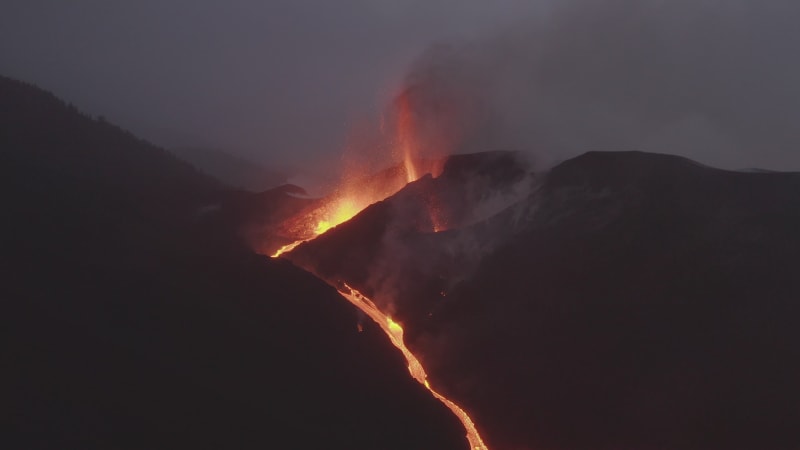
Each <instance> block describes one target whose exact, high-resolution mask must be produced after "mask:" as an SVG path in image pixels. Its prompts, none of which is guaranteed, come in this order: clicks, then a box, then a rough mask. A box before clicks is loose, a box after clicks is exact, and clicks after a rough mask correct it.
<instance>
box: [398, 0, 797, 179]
mask: <svg viewBox="0 0 800 450" xmlns="http://www.w3.org/2000/svg"><path fill="white" fill-rule="evenodd" d="M798 13H800V4H797V3H796V2H791V1H783V0H771V1H766V2H763V1H754V0H742V1H719V0H707V1H689V0H677V1H655V0H645V1H642V0H606V1H583V0H577V1H568V2H562V4H560V5H559V6H557V7H555V9H554V10H552V11H551V12H550V15H549V16H548V17H544V18H540V20H538V21H536V22H532V21H527V22H526V23H524V24H521V25H518V26H516V27H515V28H514V29H512V30H507V31H505V32H503V33H500V34H496V35H494V36H493V37H492V38H491V39H486V40H483V41H473V42H466V43H465V42H462V43H457V44H438V45H436V46H433V47H431V48H430V49H429V50H428V51H427V52H426V53H425V54H423V55H422V56H420V57H419V58H418V59H417V61H416V63H415V65H414V66H413V68H412V69H411V70H410V72H409V73H408V75H407V78H406V80H407V86H409V88H408V89H409V92H411V93H412V94H413V95H412V96H411V99H412V100H413V101H412V104H413V107H414V109H415V114H416V116H417V117H419V118H420V119H421V120H420V121H421V122H424V123H426V124H427V127H428V128H427V129H426V130H425V133H424V137H426V138H428V139H432V140H434V141H435V139H438V138H440V137H441V136H447V137H449V138H451V140H452V141H453V142H454V143H455V145H454V147H455V148H453V150H454V151H457V152H473V151H482V150H487V149H500V148H502V149H524V150H526V151H531V152H534V153H535V154H536V155H537V156H538V157H539V158H540V159H542V160H544V161H550V162H553V161H558V160H561V159H564V158H566V157H569V156H573V155H575V154H578V153H582V152H585V151H588V150H644V151H652V152H665V153H677V154H681V155H685V156H688V157H690V158H693V159H696V160H699V161H701V162H704V163H707V164H710V165H715V166H721V167H724V168H732V169H738V168H749V167H756V166H758V167H762V168H769V169H776V170H800V153H798V152H797V148H798V147H800V133H797V132H796V131H795V125H794V118H795V117H796V116H797V114H798V112H800V90H799V89H798V85H797V81H796V80H798V79H800V65H798V63H797V62H796V59H795V58H794V56H793V55H794V47H795V46H796V42H798V40H799V39H800V31H799V30H800V29H799V28H798V27H797V26H796V23H797V19H798V18H799V17H800V14H798ZM454 136H455V138H453V137H454ZM423 147H425V146H424V145H423Z"/></svg>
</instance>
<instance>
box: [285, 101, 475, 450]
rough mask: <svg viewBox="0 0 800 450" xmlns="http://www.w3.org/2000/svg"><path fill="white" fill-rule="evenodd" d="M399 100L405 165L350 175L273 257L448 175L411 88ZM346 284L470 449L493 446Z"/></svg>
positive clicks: (437, 227)
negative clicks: (425, 180) (430, 155)
mask: <svg viewBox="0 0 800 450" xmlns="http://www.w3.org/2000/svg"><path fill="white" fill-rule="evenodd" d="M396 100H397V101H396V103H395V106H396V112H397V117H396V119H397V122H396V139H395V143H396V146H395V152H394V155H395V157H398V156H399V157H400V158H397V159H400V160H401V164H400V165H398V166H396V167H394V168H391V169H387V170H386V171H384V172H381V173H379V174H377V175H376V176H373V177H363V176H349V177H345V179H344V180H343V182H342V183H341V186H340V188H339V189H337V191H336V192H335V193H334V194H333V195H331V196H329V197H328V198H326V199H324V201H323V202H322V204H321V206H316V207H315V208H314V209H313V210H310V211H306V212H305V213H303V214H300V215H299V216H297V217H295V218H294V219H293V220H291V221H290V223H289V224H287V226H286V227H287V231H288V232H289V233H288V234H290V235H292V236H295V237H296V240H295V241H293V242H291V243H289V244H287V245H284V246H283V247H281V248H279V249H278V250H277V251H275V252H274V253H273V254H272V257H273V258H277V257H280V256H281V255H283V254H284V253H287V252H290V251H292V250H293V249H294V248H296V247H297V246H298V245H300V244H302V243H303V242H307V241H310V240H312V239H314V238H316V237H317V236H320V235H322V234H324V233H325V232H326V231H328V230H330V229H331V228H333V227H335V226H337V225H339V224H341V223H344V222H347V221H349V220H350V219H352V218H353V217H355V215H356V214H358V213H359V212H361V211H362V210H363V209H365V208H366V207H367V206H369V205H371V204H373V203H375V202H378V201H381V200H384V199H386V198H388V197H390V196H391V195H393V194H394V193H396V192H397V191H399V190H400V189H402V188H403V187H405V186H406V185H408V183H411V182H414V181H416V180H418V179H419V178H420V177H421V176H423V175H425V174H431V175H432V176H433V177H434V178H435V177H438V176H439V175H440V174H441V173H442V170H443V166H444V158H434V159H424V158H422V157H421V156H420V155H419V154H418V150H419V148H420V147H419V145H418V144H419V143H418V142H417V141H416V140H417V137H416V136H417V134H418V132H419V130H418V129H417V125H418V124H417V123H416V122H417V121H416V120H415V116H414V114H413V108H412V105H411V102H410V100H409V94H408V92H407V91H406V92H403V93H402V94H401V95H400V96H398V98H397V99H396ZM439 207H440V205H438V204H435V202H434V203H431V204H428V205H427V209H428V213H429V214H430V217H431V221H432V223H433V231H437V232H438V231H441V230H443V229H445V227H444V225H443V223H442V221H441V220H440V219H439V218H438V216H439ZM342 286H343V287H339V288H338V290H339V293H340V294H341V295H342V296H343V297H344V298H346V299H347V300H348V301H349V302H350V303H352V304H353V305H354V306H355V307H357V308H359V309H360V310H361V311H363V312H364V313H365V314H366V315H368V316H369V317H370V318H371V319H372V320H373V321H374V322H375V323H377V324H378V326H380V328H381V329H382V330H383V331H384V333H386V335H387V336H388V337H389V340H390V341H391V342H392V344H393V345H394V346H395V347H396V348H397V349H398V350H400V352H401V353H402V354H403V356H404V357H405V359H406V361H407V363H408V370H409V372H410V373H411V376H412V377H413V378H414V379H415V380H417V381H418V382H419V383H420V384H421V385H423V386H424V387H425V388H426V389H427V390H428V391H430V393H431V395H433V396H434V397H435V398H436V399H438V400H439V401H440V402H442V403H443V404H444V405H445V406H446V407H447V408H448V409H450V411H452V412H453V414H454V415H455V416H456V417H457V418H458V419H459V420H460V421H461V423H462V424H463V425H464V429H465V430H466V433H467V434H466V437H467V440H468V441H469V445H470V449H471V450H488V447H487V446H486V444H485V443H484V442H483V440H482V439H481V436H480V434H479V433H478V430H477V428H476V427H475V424H474V423H473V421H472V419H471V418H470V417H469V415H468V414H467V413H466V411H464V410H463V409H462V408H461V407H460V406H458V405H457V404H456V403H454V402H453V401H452V400H450V399H448V398H447V397H445V396H443V395H442V394H440V393H438V392H437V391H436V390H434V389H433V388H432V387H431V385H430V383H429V382H428V375H427V373H426V372H425V368H424V367H423V366H422V363H420V361H419V359H418V358H417V357H416V356H415V355H414V354H413V353H412V352H411V351H410V350H409V349H408V347H406V345H405V342H404V340H403V327H402V326H401V325H400V324H399V323H397V322H395V321H394V320H392V318H391V317H389V316H388V315H386V314H384V313H383V312H382V311H381V310H380V309H379V308H378V307H377V306H376V305H375V303H374V302H373V301H372V300H370V299H369V298H367V297H366V296H364V295H363V294H361V293H360V292H358V291H357V290H355V289H353V288H352V287H350V286H349V285H347V284H342Z"/></svg>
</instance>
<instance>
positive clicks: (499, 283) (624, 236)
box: [289, 152, 800, 450]
mask: <svg viewBox="0 0 800 450" xmlns="http://www.w3.org/2000/svg"><path fill="white" fill-rule="evenodd" d="M392 201H393V199H392V198H390V199H388V200H387V201H386V202H385V203H387V204H390V203H391V202H392ZM377 210H378V208H374V211H377ZM374 211H373V212H370V210H366V211H364V213H363V214H364V216H363V217H359V216H357V217H356V218H355V219H354V220H353V222H354V223H366V222H372V223H383V224H384V225H383V229H381V228H380V227H377V228H376V227H373V228H372V229H374V230H376V236H373V237H372V238H370V239H371V241H372V242H378V243H380V242H385V241H386V240H387V236H388V234H389V233H388V231H386V230H390V229H391V226H390V225H387V224H390V223H391V222H392V220H393V219H391V217H388V216H386V215H384V216H380V217H379V216H378V215H377V213H376V212H374ZM345 225H350V224H345ZM352 227H355V225H352ZM348 229H349V227H348V226H343V227H342V230H341V231H339V230H333V231H334V233H332V234H330V236H328V235H323V236H322V237H320V238H318V241H319V244H318V245H319V246H320V248H322V249H325V248H327V249H330V250H331V251H330V252H329V253H324V252H323V253H319V252H316V251H310V250H309V249H310V248H311V247H312V245H313V244H316V243H317V241H314V242H311V243H309V245H308V246H300V247H298V248H297V249H296V250H295V252H298V253H297V254H295V253H294V252H293V253H292V254H290V255H289V257H290V258H292V259H295V258H296V260H297V261H299V262H301V263H302V264H304V265H306V266H307V267H312V268H321V269H322V270H327V271H328V272H327V273H326V276H328V277H330V278H332V279H337V278H341V279H343V280H344V281H349V278H348V277H355V278H356V279H358V280H359V281H360V282H361V283H363V284H365V285H372V286H374V285H376V283H378V282H384V283H388V284H389V285H390V286H393V287H394V288H395V290H394V291H392V290H391V289H390V288H389V287H388V286H387V287H384V288H383V290H382V291H376V292H378V293H379V294H380V295H386V293H389V294H392V293H393V294H394V295H392V296H391V298H385V299H384V306H388V307H390V308H392V311H393V312H394V314H395V318H396V319H397V320H399V321H400V322H401V323H403V325H404V328H405V329H406V330H407V331H408V332H407V334H406V337H407V340H408V343H409V345H410V346H411V347H412V348H414V349H415V351H416V352H417V353H418V354H419V355H421V357H422V359H423V363H424V364H425V365H426V367H427V368H429V373H430V375H431V378H432V381H433V383H434V385H435V386H437V387H438V388H439V389H440V390H441V391H443V393H444V394H445V395H447V396H448V397H450V398H452V399H454V400H455V401H457V402H459V404H461V405H462V406H464V407H465V409H466V410H468V411H470V412H471V415H472V417H473V419H474V420H475V422H476V423H477V424H478V425H479V427H482V429H483V431H484V437H485V439H486V440H487V443H488V444H489V445H490V446H494V447H496V448H551V449H619V448H653V449H655V448H682V449H698V450H700V449H705V450H707V449H752V448H770V449H782V448H797V447H798V446H800V435H798V434H797V433H796V427H795V426H794V424H795V423H796V419H797V417H798V414H799V413H800V411H798V405H800V387H798V385H797V383H796V380H797V379H798V378H799V377H800V332H798V329H797V327H795V326H794V318H795V317H797V314H798V313H800V307H799V306H798V303H797V299H798V298H800V278H798V277H797V275H798V273H800V266H799V265H798V261H800V237H798V235H797V233H796V230H797V229H800V174H794V173H742V172H728V171H722V170H717V169H713V168H709V167H704V166H701V165H699V164H696V163H694V162H692V161H689V160H686V159H683V158H678V157H674V156H667V155H655V154H647V153H640V152H602V153H598V152H593V153H587V154H585V155H582V156H580V157H578V158H575V159H573V160H570V161H566V162H564V163H562V164H561V165H559V166H557V167H555V168H554V169H552V170H551V171H550V172H549V173H548V174H547V175H546V177H545V180H544V182H543V183H542V184H541V185H540V186H539V188H538V189H537V190H536V191H535V192H534V193H532V194H531V195H530V196H529V197H528V198H526V199H524V200H522V201H520V202H518V203H517V204H515V205H513V206H511V207H509V208H507V209H506V210H504V211H502V212H500V213H498V214H497V215H495V216H493V217H492V218H490V219H488V220H487V221H485V222H481V223H477V224H473V225H467V226H464V227H462V228H459V229H456V230H451V231H448V232H447V233H436V234H428V235H426V237H425V239H424V240H423V241H419V240H418V239H416V238H408V239H395V238H392V239H391V242H392V246H391V247H385V246H381V245H378V246H377V247H374V248H373V250H374V251H372V252H371V253H369V252H368V253H359V255H361V259H356V260H355V262H354V260H353V259H352V255H353V254H354V253H353V250H352V249H353V247H354V246H355V247H356V248H358V247H359V245H360V244H358V243H357V242H355V240H356V239H357V238H356V236H357V235H359V234H360V235H361V236H364V234H363V232H362V233H355V232H353V231H352V230H351V232H350V233H348V232H346V231H347V230H348ZM459 234H461V235H462V236H461V237H460V238H459V239H460V241H461V242H464V241H465V240H467V239H468V238H469V237H472V238H475V242H476V250H475V254H470V253H469V252H465V253H463V256H460V254H459V253H455V255H456V256H455V257H452V258H450V259H448V258H446V257H442V255H448V254H450V255H453V253H451V252H452V245H453V242H454V241H453V236H457V235H459ZM492 234H495V235H497V236H498V237H497V238H496V239H495V240H493V241H492V240H489V239H488V238H485V236H487V235H492ZM348 239H349V240H348ZM420 242H424V245H420ZM323 246H324V247H323ZM304 247H305V248H304ZM463 248H466V247H463V246H462V247H461V249H463ZM376 249H377V250H376ZM387 250H388V251H387ZM432 255H433V260H432V259H431V258H432ZM437 255H439V256H437ZM470 257H472V258H473V259H470ZM337 258H338V261H341V263H340V264H339V265H336V264H333V263H331V264H327V265H324V263H325V261H331V262H332V261H336V260H337ZM431 261H435V264H432V263H431ZM471 261H479V263H478V265H477V266H475V267H469V268H468V270H466V271H465V270H463V266H465V265H467V266H471V265H472V262H471ZM409 267H414V268H416V269H418V270H417V271H416V272H409V271H408V270H407V269H408V268H409ZM358 277H361V278H358ZM409 286H411V287H409ZM439 289H444V291H443V292H442V294H446V296H442V295H438V290H439ZM409 292H414V293H415V295H411V296H409V295H407V294H408V293H409ZM381 293H383V294H381ZM376 300H377V301H380V299H376Z"/></svg>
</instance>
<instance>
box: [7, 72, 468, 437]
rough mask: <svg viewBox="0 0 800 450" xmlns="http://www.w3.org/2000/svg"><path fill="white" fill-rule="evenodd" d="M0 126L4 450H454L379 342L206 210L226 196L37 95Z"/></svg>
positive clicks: (17, 92)
mask: <svg viewBox="0 0 800 450" xmlns="http://www.w3.org/2000/svg"><path fill="white" fill-rule="evenodd" d="M0 111H1V112H2V114H1V115H0V168H2V172H3V173H2V175H3V181H4V189H3V194H4V196H5V197H6V201H5V202H4V203H3V208H4V211H3V214H4V220H5V223H4V224H5V225H6V226H5V227H4V234H3V236H2V239H3V246H2V249H3V254H2V269H3V274H4V278H3V280H4V281H3V283H2V284H1V285H0V299H2V301H0V308H2V310H0V317H2V319H0V323H2V327H0V328H1V329H2V330H3V345H2V347H1V348H2V353H0V355H1V356H2V359H3V370H2V372H3V374H2V379H3V385H2V389H0V399H2V404H3V414H2V417H3V418H2V421H3V424H4V431H3V433H2V435H1V436H0V447H2V448H16V449H22V448H98V449H100V448H102V449H109V448H122V449H127V448H130V449H134V448H156V449H175V448H208V449H219V448H254V449H255V448H258V449H264V448H355V449H370V450H371V449H375V448H395V449H408V448H422V449H432V450H433V449H446V448H453V449H456V448H466V446H467V442H466V439H465V438H464V430H463V428H462V427H461V425H460V423H459V422H458V421H457V419H456V418H455V417H453V416H452V414H451V413H450V411H448V410H447V409H446V408H445V407H444V406H443V405H441V404H440V403H439V402H438V401H437V400H435V399H434V398H432V397H431V396H430V395H429V393H428V392H427V391H426V390H425V389H424V388H423V387H422V386H420V385H419V384H418V383H416V382H415V381H414V380H412V379H411V378H410V377H409V375H408V371H407V369H406V367H405V362H404V360H403V358H402V356H401V355H399V354H398V353H397V352H396V350H395V349H394V348H393V347H392V346H391V344H390V343H389V342H388V340H387V339H386V337H385V336H384V335H383V334H382V332H381V331H380V330H379V329H378V328H377V327H374V326H371V324H364V332H363V333H359V332H358V331H357V328H356V324H357V320H358V319H357V316H356V313H355V311H354V309H353V308H352V307H350V306H349V305H348V304H347V302H346V300H345V299H343V298H341V297H340V296H339V295H338V294H337V293H336V291H335V290H333V289H332V288H330V287H329V286H327V285H325V284H324V283H322V282H321V281H319V280H318V279H316V278H314V277H313V276H311V275H310V274H308V273H306V272H304V271H302V270H299V269H297V268H295V267H293V266H291V265H290V264H288V263H286V262H281V261H273V260H269V259H267V258H264V257H261V256H257V255H254V254H253V253H252V252H250V251H249V250H246V249H245V248H244V246H242V245H239V243H238V240H237V238H236V237H235V236H234V235H233V234H232V233H231V232H230V230H231V228H230V227H229V226H228V224H227V223H226V222H225V220H228V219H227V218H225V217H224V215H222V214H221V213H209V212H207V211H208V210H207V209H204V208H202V207H204V206H208V205H213V204H217V203H218V202H219V201H220V200H221V199H225V198H228V197H229V196H231V195H233V194H232V193H231V192H230V191H227V190H224V189H223V188H221V187H220V185H219V184H218V183H216V182H214V181H213V180H211V179H209V178H207V177H205V176H202V175H200V174H198V173H197V172H195V171H194V170H193V169H191V168H190V167H188V166H187V165H185V164H183V163H181V162H180V161H178V160H176V159H174V158H173V157H171V156H170V155H168V154H167V153H166V152H163V151H162V150H160V149H157V148H155V147H153V146H151V145H149V144H146V143H143V142H141V141H139V140H137V139H135V138H134V137H132V136H131V135H129V134H127V133H125V132H122V131H121V130H119V129H117V128H116V127H113V126H111V125H109V124H107V123H104V122H102V121H97V120H92V119H91V118H88V117H86V116H84V115H81V114H79V113H77V112H76V111H75V110H74V109H72V108H70V107H68V106H67V105H64V104H63V103H62V102H60V101H59V100H57V99H56V98H55V97H53V96H52V95H50V94H47V93H45V92H42V91H40V90H38V89H36V88H34V87H32V86H29V85H25V84H22V83H18V82H15V81H12V80H8V79H0ZM198 208H200V209H198ZM198 211H206V213H205V214H202V213H198ZM215 217H217V218H219V217H222V218H223V219H225V220H222V219H220V220H217V219H214V220H212V219H213V218H215Z"/></svg>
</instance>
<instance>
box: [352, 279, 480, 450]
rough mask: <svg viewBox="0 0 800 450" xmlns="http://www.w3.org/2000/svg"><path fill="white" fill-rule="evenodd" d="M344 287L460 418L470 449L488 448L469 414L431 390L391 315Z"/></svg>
mask: <svg viewBox="0 0 800 450" xmlns="http://www.w3.org/2000/svg"><path fill="white" fill-rule="evenodd" d="M344 287H345V289H344V290H340V291H339V292H340V293H341V294H342V296H344V298H346V299H347V300H349V301H350V303H352V304H353V305H355V306H356V307H357V308H359V309H360V310H362V311H364V312H365V313H366V314H367V315H368V316H369V317H370V318H371V319H372V320H374V321H375V323H377V324H378V325H379V326H380V327H381V329H383V331H384V332H385V333H386V335H387V336H389V339H390V340H391V341H392V344H394V346H395V347H397V349H398V350H400V352H402V353H403V356H405V358H406V361H407V362H408V371H409V372H411V376H412V377H414V379H415V380H417V381H418V382H419V383H420V384H422V385H423V386H425V388H427V389H428V390H429V391H430V392H431V394H433V396H434V397H436V398H437V399H438V400H439V401H441V402H442V403H443V404H444V405H445V406H447V407H448V408H449V409H450V411H452V412H453V414H455V415H456V417H458V419H459V420H461V423H462V424H464V428H465V429H466V431H467V440H468V441H469V445H470V449H472V450H488V447H487V446H486V444H484V443H483V440H482V439H481V436H480V434H479V433H478V430H477V428H475V424H474V423H473V422H472V419H470V417H469V415H468V414H467V413H466V412H465V411H464V410H463V409H461V407H459V406H458V405H456V404H455V403H453V402H452V401H451V400H450V399H448V398H447V397H445V396H443V395H441V394H439V393H438V392H436V391H435V390H433V388H431V385H430V383H428V375H427V374H426V373H425V369H424V368H423V367H422V363H420V362H419V359H417V357H416V356H414V354H413V353H411V351H410V350H409V349H408V347H406V344H405V342H404V341H403V327H402V326H400V324H399V323H397V322H395V321H394V320H392V318H391V317H389V316H387V315H386V314H384V313H382V312H381V311H380V310H379V309H378V307H377V306H375V303H374V302H373V301H372V300H370V299H369V298H367V297H365V296H364V295H362V294H361V293H360V292H358V291H357V290H355V289H353V288H351V287H350V286H348V285H347V284H345V285H344Z"/></svg>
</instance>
